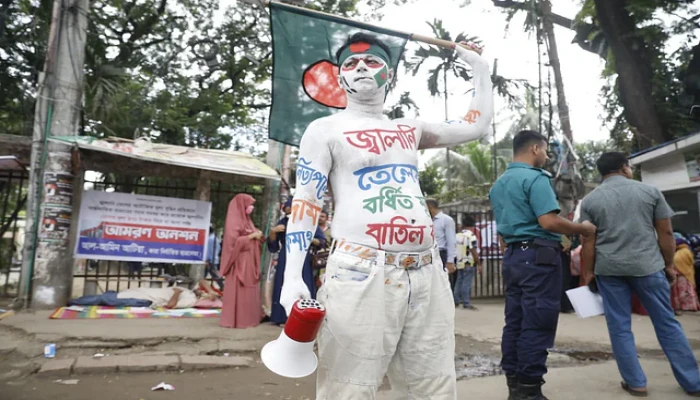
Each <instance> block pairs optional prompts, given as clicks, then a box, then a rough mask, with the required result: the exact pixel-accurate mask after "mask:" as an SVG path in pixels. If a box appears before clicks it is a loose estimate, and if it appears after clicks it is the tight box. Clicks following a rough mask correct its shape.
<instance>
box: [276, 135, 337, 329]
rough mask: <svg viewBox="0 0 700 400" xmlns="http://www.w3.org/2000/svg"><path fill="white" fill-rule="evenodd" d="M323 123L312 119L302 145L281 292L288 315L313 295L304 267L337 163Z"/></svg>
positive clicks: (287, 232)
mask: <svg viewBox="0 0 700 400" xmlns="http://www.w3.org/2000/svg"><path fill="white" fill-rule="evenodd" d="M321 125H322V123H319V122H312V123H311V125H309V127H308V128H307V129H306V132H305V133H304V136H303V137H302V139H301V144H300V145H299V160H298V162H297V172H296V174H297V175H296V178H297V180H296V183H297V186H296V192H295V194H294V201H293V202H292V214H291V216H290V217H289V222H288V223H287V231H286V240H287V242H286V251H287V264H286V266H285V271H284V283H283V285H282V293H281V295H280V304H282V306H283V307H284V309H285V311H286V312H287V315H289V313H290V312H291V311H292V306H293V305H294V303H295V302H296V301H297V300H298V299H300V298H307V299H308V298H310V297H311V296H310V295H311V294H310V293H309V289H308V288H307V287H306V284H305V283H304V280H303V278H302V276H301V270H302V268H303V266H304V260H305V259H306V254H307V252H308V250H309V246H311V241H312V240H313V238H314V232H315V231H316V227H317V226H318V219H319V217H320V216H321V210H322V209H323V197H324V195H325V193H326V190H327V188H328V173H329V172H330V170H331V166H332V165H333V162H332V159H331V152H330V148H329V146H328V143H327V141H326V138H325V137H324V136H325V135H324V131H323V129H322V128H321Z"/></svg>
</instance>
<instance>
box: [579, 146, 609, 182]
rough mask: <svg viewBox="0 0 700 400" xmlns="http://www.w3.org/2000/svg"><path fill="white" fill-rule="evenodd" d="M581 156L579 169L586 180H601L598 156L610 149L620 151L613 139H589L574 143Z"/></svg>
mask: <svg viewBox="0 0 700 400" xmlns="http://www.w3.org/2000/svg"><path fill="white" fill-rule="evenodd" d="M574 148H575V149H576V153H577V154H578V156H579V169H580V171H581V176H582V177H583V180H584V181H585V182H591V183H593V182H600V179H601V176H600V174H599V173H598V169H597V168H596V161H597V160H598V158H599V157H600V156H601V155H602V154H603V153H606V152H609V151H620V150H619V149H618V148H617V147H616V146H615V143H613V141H612V140H604V141H593V140H589V141H587V142H583V143H576V144H575V145H574Z"/></svg>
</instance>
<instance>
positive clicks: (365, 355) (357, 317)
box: [316, 250, 457, 400]
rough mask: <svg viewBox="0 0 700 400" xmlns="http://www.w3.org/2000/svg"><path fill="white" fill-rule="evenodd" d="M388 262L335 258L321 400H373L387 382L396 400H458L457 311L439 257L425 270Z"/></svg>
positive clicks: (327, 288) (326, 300) (323, 340)
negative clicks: (455, 327)
mask: <svg viewBox="0 0 700 400" xmlns="http://www.w3.org/2000/svg"><path fill="white" fill-rule="evenodd" d="M380 263H381V261H380V262H377V261H373V260H366V259H365V260H363V259H361V258H359V257H356V256H352V255H348V254H344V253H339V252H336V253H333V254H332V255H331V256H330V257H329V259H328V262H327V266H326V275H325V283H324V284H323V286H322V287H321V289H320V290H319V292H318V296H317V297H318V299H319V301H320V302H321V303H322V304H324V305H325V306H326V320H325V322H324V324H323V327H322V328H321V332H320V334H319V337H318V353H319V366H318V372H317V381H316V400H373V399H375V398H376V394H377V390H378V389H379V386H380V385H381V384H382V381H383V379H384V376H385V375H387V376H388V377H389V382H390V383H391V388H392V398H393V399H396V400H398V399H411V400H413V399H416V400H417V399H421V400H423V399H425V400H427V399H431V400H456V399H457V389H456V375H455V362H454V357H455V335H454V316H455V307H454V302H453V298H452V291H451V290H450V283H449V279H448V275H447V272H446V271H445V270H444V269H443V266H442V261H441V260H440V256H439V254H438V253H437V250H435V251H434V253H433V262H432V265H425V266H423V267H422V268H420V269H410V270H405V269H402V268H397V267H395V266H393V265H383V264H381V265H380Z"/></svg>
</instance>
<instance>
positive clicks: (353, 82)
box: [339, 54, 391, 95]
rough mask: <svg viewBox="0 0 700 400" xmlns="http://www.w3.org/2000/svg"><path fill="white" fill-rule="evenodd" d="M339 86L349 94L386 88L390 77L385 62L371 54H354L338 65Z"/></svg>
mask: <svg viewBox="0 0 700 400" xmlns="http://www.w3.org/2000/svg"><path fill="white" fill-rule="evenodd" d="M339 79H340V86H341V87H342V88H343V89H345V90H346V91H347V92H348V94H349V95H352V94H355V93H368V92H369V93H371V92H376V91H377V90H383V91H384V90H386V86H387V85H388V83H389V80H390V79H391V73H390V70H389V66H388V65H387V63H386V62H385V61H384V60H382V59H381V58H379V57H377V56H375V55H372V54H354V55H352V56H350V57H348V58H347V59H345V61H343V64H342V65H341V66H340V78H339Z"/></svg>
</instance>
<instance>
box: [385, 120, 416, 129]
mask: <svg viewBox="0 0 700 400" xmlns="http://www.w3.org/2000/svg"><path fill="white" fill-rule="evenodd" d="M389 121H391V122H393V123H395V124H396V125H409V126H415V127H417V128H420V127H421V126H422V125H423V122H421V121H420V120H417V119H415V118H396V119H390V120H389Z"/></svg>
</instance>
